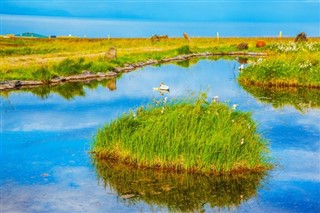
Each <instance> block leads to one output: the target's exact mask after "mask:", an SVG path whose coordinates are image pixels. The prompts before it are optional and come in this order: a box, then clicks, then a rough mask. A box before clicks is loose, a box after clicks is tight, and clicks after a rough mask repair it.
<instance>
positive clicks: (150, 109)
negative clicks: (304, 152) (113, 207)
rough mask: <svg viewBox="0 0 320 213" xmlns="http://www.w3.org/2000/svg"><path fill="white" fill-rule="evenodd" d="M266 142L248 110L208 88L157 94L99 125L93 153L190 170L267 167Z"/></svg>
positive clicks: (146, 165)
mask: <svg viewBox="0 0 320 213" xmlns="http://www.w3.org/2000/svg"><path fill="white" fill-rule="evenodd" d="M268 152H269V150H268V144H267V141H266V140H265V139H263V138H262V137H261V136H260V135H259V134H258V133H257V130H256V124H255V122H254V121H253V120H252V119H251V116H250V113H244V112H239V111H237V110H236V106H233V109H232V108H230V107H228V106H227V105H226V104H223V103H219V102H217V101H212V102H211V101H210V102H208V101H207V98H206V94H205V93H204V94H202V95H201V96H199V97H197V98H196V99H189V100H188V99H187V100H173V101H170V102H169V103H167V99H166V98H165V99H163V100H157V101H156V102H155V103H154V104H151V105H149V106H146V107H140V108H138V109H137V110H136V111H131V112H130V113H127V114H124V115H122V116H121V117H119V118H117V119H115V120H113V121H111V122H110V123H108V124H106V125H105V126H104V127H102V128H101V129H99V130H98V133H97V135H96V137H95V139H94V141H93V145H92V153H93V155H94V156H95V157H96V158H100V159H108V160H111V161H118V162H122V163H127V164H130V165H133V166H135V167H140V168H154V169H159V170H170V171H187V172H190V173H199V172H201V173H214V174H221V173H239V172H245V171H264V170H267V169H269V168H271V162H270V158H269V155H268Z"/></svg>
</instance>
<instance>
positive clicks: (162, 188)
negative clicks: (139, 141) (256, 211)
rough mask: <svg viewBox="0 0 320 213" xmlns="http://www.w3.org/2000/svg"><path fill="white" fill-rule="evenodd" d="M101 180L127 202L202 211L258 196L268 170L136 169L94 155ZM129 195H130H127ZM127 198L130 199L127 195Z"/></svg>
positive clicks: (231, 205)
mask: <svg viewBox="0 0 320 213" xmlns="http://www.w3.org/2000/svg"><path fill="white" fill-rule="evenodd" d="M93 164H94V167H95V169H96V172H97V175H98V179H99V182H100V183H102V184H103V185H104V187H105V188H110V189H111V190H113V191H114V192H116V193H117V194H118V196H119V197H120V200H121V201H122V202H124V203H126V204H128V205H135V204H136V203H137V202H140V201H143V202H145V203H147V204H149V205H151V206H154V205H156V206H159V207H162V208H168V210H170V211H183V212H189V211H192V212H194V211H201V210H204V206H205V205H209V206H210V207H217V208H219V209H222V208H226V209H231V208H233V207H236V206H239V205H240V204H241V203H243V202H245V201H247V200H249V199H251V198H252V197H255V196H256V195H257V191H258V189H259V188H260V187H261V185H262V183H263V180H264V179H265V177H266V173H250V174H248V173H246V174H238V175H235V174H233V175H218V176H213V175H201V174H192V175H191V174H185V173H174V172H171V173H170V172H160V171H157V170H150V169H136V168H133V167H129V166H127V165H124V164H116V163H113V162H111V161H106V160H101V159H94V160H93ZM128 197H130V198H128ZM126 198H128V199H126Z"/></svg>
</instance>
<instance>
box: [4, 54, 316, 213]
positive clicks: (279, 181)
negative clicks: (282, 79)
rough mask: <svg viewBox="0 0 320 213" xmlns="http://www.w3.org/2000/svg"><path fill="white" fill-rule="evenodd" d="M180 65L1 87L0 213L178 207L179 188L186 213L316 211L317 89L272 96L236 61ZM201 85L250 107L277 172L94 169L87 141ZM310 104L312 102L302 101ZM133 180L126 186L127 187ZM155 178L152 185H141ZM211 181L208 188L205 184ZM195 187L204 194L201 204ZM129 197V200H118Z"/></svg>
mask: <svg viewBox="0 0 320 213" xmlns="http://www.w3.org/2000/svg"><path fill="white" fill-rule="evenodd" d="M180 65H181V64H180ZM182 65H184V67H183V66H178V65H176V64H167V65H161V66H158V67H153V66H149V67H145V68H143V69H141V70H137V71H135V72H131V73H127V74H124V75H123V76H122V77H121V78H119V79H114V80H105V81H101V82H94V83H91V84H90V85H87V86H84V87H82V85H78V84H73V85H67V86H66V85H63V86H60V87H55V88H37V89H34V90H32V92H33V93H32V92H28V91H16V92H11V93H2V97H1V117H2V118H1V121H2V123H1V125H2V126H1V128H2V134H1V156H2V158H1V193H2V194H1V198H0V199H1V208H2V211H4V212H84V211H88V212H97V211H102V212H110V211H116V212H118V211H120V212H130V211H131V212H139V211H143V212H146V211H169V210H182V211H183V210H190V208H189V207H190V206H188V205H187V204H186V203H183V202H181V200H180V199H181V198H182V199H183V194H186V195H188V196H187V197H185V198H188V199H190V202H188V203H191V204H194V207H195V208H191V209H193V210H194V209H198V210H199V209H200V210H201V209H204V210H206V211H213V210H220V211H230V210H232V211H236V212H319V209H320V201H319V199H318V197H320V167H319V165H320V164H319V161H320V160H319V159H320V147H319V144H320V132H319V131H320V130H319V129H320V110H319V105H318V103H317V101H315V100H313V99H314V98H316V100H319V93H317V92H316V93H309V92H308V91H305V92H304V93H303V94H304V95H300V96H303V97H306V98H305V99H302V101H300V102H298V104H297V101H295V102H294V101H293V102H292V101H290V100H289V101H288V100H287V99H282V98H279V95H268V94H269V93H267V92H265V93H261V91H258V92H256V91H255V90H254V91H253V90H249V89H248V88H246V90H245V89H243V88H242V87H241V86H239V85H238V83H237V80H236V77H237V75H238V70H237V67H238V66H239V64H238V62H237V61H226V60H218V61H212V60H201V61H199V62H198V63H197V64H192V63H190V65H191V66H190V67H186V66H187V65H186V64H182ZM160 82H165V84H167V85H169V86H170V93H167V94H164V95H161V94H160V93H158V92H156V91H153V90H152V88H153V87H156V86H158V85H159V84H160ZM247 90H248V91H247ZM50 91H52V92H51V93H50ZM200 91H208V96H209V97H210V98H212V97H213V96H216V95H217V96H219V99H220V101H223V102H227V103H228V104H230V105H232V104H239V107H238V110H244V111H250V112H252V114H253V118H254V120H256V121H257V122H258V123H259V124H260V125H259V131H260V132H261V133H262V134H263V135H264V137H266V138H268V139H269V141H270V148H271V155H272V156H273V157H274V158H275V161H276V163H277V165H278V166H277V168H276V169H275V170H274V171H272V172H270V173H268V174H266V175H264V176H263V177H260V178H256V177H252V179H251V180H252V181H249V182H246V181H244V182H243V180H245V179H241V177H239V178H236V181H232V179H230V178H229V179H227V180H225V179H223V178H222V179H219V178H217V177H212V178H210V177H201V178H202V179H201V178H200V179H201V180H203V181H202V183H201V184H200V183H198V182H197V180H198V179H199V178H198V177H195V176H185V175H183V174H181V175H176V176H175V175H171V176H170V175H168V174H162V175H161V174H160V175H159V174H153V176H152V175H150V173H148V172H146V174H144V173H143V172H142V173H141V172H140V171H132V172H130V171H128V170H125V169H120V170H119V169H117V168H116V167H112V166H109V167H108V166H107V167H106V168H105V167H104V166H105V165H104V166H99V167H98V166H97V165H96V164H94V163H93V162H92V159H91V158H90V155H89V154H88V150H89V149H90V143H91V142H90V141H91V139H92V137H93V136H94V134H95V132H96V131H97V128H100V127H102V126H103V124H104V123H105V122H109V121H110V120H111V119H114V118H116V117H117V116H118V115H120V114H122V113H123V112H126V111H128V110H129V109H136V108H137V107H138V106H140V105H141V104H147V103H149V102H150V101H152V100H154V99H159V98H164V97H168V99H171V98H174V97H180V96H186V95H189V94H190V93H192V92H196V93H198V92H200ZM272 94H273V93H272ZM285 96H286V95H285ZM280 97H282V96H280ZM287 97H290V94H289V95H288V96H287ZM293 97H297V96H293ZM270 98H271V99H270ZM308 98H309V99H308ZM265 100H274V101H273V102H272V101H271V102H270V101H265ZM276 100H278V101H276ZM308 100H309V101H311V104H305V103H308ZM275 103H276V104H275ZM279 103H280V104H279ZM299 103H302V104H299ZM297 106H300V108H299V107H298V108H297ZM145 176H148V177H149V178H150V176H151V177H153V178H151V180H148V181H149V182H148V181H144V182H143V181H142V183H141V184H142V185H139V184H138V183H137V181H140V180H145ZM121 177H122V178H121ZM248 179H249V180H250V178H248ZM150 181H151V182H150ZM130 183H131V187H129V188H125V187H128V185H129V184H130ZM153 183H157V184H155V185H148V184H153ZM220 183H223V184H220ZM137 184H138V185H137ZM188 184H189V185H188ZM248 184H249V185H248ZM148 186H149V187H148ZM150 186H152V187H150ZM192 186H195V187H192ZM197 186H198V187H197ZM218 186H221V187H222V188H219V187H218ZM243 186H245V187H244V188H246V189H248V190H247V191H245V190H244V189H243V188H242V187H243ZM210 187H211V189H214V190H212V191H210V190H207V189H208V188H210ZM141 189H149V190H153V189H154V190H153V191H152V193H153V194H152V193H151V191H145V192H144V193H145V195H144V196H142V193H141V191H137V190H141ZM197 189H199V190H198V191H197ZM202 191H207V192H208V194H204V195H203V197H201V203H199V202H198V201H199V199H200V198H199V196H200V194H202ZM132 193H133V194H135V196H134V197H133V198H130V199H124V198H123V196H124V195H128V194H129V195H130V194H132ZM139 193H140V195H139V196H136V195H137V194H139ZM148 193H149V194H150V196H147V195H148ZM192 195H194V196H195V197H192ZM210 195H212V196H213V197H214V196H216V198H217V199H215V200H212V199H211V197H210ZM170 196H174V197H175V198H176V200H175V199H169V198H170ZM181 196H182V197H181ZM221 198H223V199H221ZM219 200H220V202H219ZM169 201H171V203H169ZM221 201H226V203H222V202H221ZM179 205H180V206H179Z"/></svg>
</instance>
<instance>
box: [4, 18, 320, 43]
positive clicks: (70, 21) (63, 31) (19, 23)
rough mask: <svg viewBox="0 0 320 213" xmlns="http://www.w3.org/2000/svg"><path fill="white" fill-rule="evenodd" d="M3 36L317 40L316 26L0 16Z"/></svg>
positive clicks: (287, 23)
mask: <svg viewBox="0 0 320 213" xmlns="http://www.w3.org/2000/svg"><path fill="white" fill-rule="evenodd" d="M1 18H2V29H1V31H2V32H1V33H2V34H10V33H13V34H19V33H24V32H34V33H40V34H43V35H65V36H66V35H75V36H79V37H103V38H106V37H108V36H110V37H111V38H112V37H125V38H128V37H129V38H130V37H151V36H152V35H154V34H158V35H169V37H182V34H183V32H187V33H188V34H189V35H190V36H202V37H204V36H207V37H215V36H216V34H217V32H219V34H220V36H221V37H248V36H250V37H254V36H259V37H270V36H272V37H277V36H278V35H279V32H280V31H282V33H283V36H291V37H294V36H296V35H297V34H298V33H300V32H305V33H306V34H307V35H308V36H313V37H319V36H320V28H319V22H301V23H299V22H159V21H158V22H157V21H132V20H110V19H107V20H106V19H100V20H99V19H84V18H79V19H76V18H60V17H41V16H18V15H2V17H1Z"/></svg>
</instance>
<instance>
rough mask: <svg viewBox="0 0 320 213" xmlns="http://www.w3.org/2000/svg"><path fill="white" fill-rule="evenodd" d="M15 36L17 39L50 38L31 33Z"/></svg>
mask: <svg viewBox="0 0 320 213" xmlns="http://www.w3.org/2000/svg"><path fill="white" fill-rule="evenodd" d="M14 36H15V37H24V38H48V36H45V35H40V34H37V33H29V32H26V33H20V34H15V35H14Z"/></svg>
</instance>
